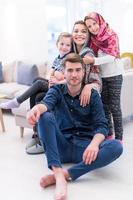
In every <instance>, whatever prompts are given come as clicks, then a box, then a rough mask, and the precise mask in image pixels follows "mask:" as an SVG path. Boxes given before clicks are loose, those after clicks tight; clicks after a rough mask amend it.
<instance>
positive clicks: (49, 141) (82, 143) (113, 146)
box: [38, 112, 123, 180]
mask: <svg viewBox="0 0 133 200" xmlns="http://www.w3.org/2000/svg"><path fill="white" fill-rule="evenodd" d="M38 130H39V137H40V140H41V142H42V144H43V145H44V144H45V148H46V156H47V162H48V167H49V168H50V169H51V167H52V166H56V167H62V166H61V163H72V162H73V163H76V164H75V165H74V166H72V167H70V168H69V169H68V172H69V174H70V177H71V179H72V180H75V179H77V178H78V177H80V176H81V175H84V174H85V173H87V172H90V171H92V170H95V169H97V168H100V167H104V166H106V165H108V164H109V163H111V162H113V161H114V160H116V159H117V158H118V157H119V156H120V155H121V153H122V150H123V148H122V145H121V143H120V142H119V141H118V140H105V141H104V142H103V143H101V145H100V150H99V153H98V156H97V159H96V160H95V161H94V162H92V164H90V165H85V163H84V162H83V161H82V156H83V152H84V150H85V149H86V147H87V146H88V145H89V143H90V142H91V139H88V138H81V137H79V135H72V137H71V138H69V139H68V138H66V137H65V136H64V135H63V134H62V132H61V131H60V130H59V127H58V125H57V122H56V120H55V117H54V115H53V114H52V113H50V112H46V113H44V114H42V115H41V117H40V119H39V122H38Z"/></svg>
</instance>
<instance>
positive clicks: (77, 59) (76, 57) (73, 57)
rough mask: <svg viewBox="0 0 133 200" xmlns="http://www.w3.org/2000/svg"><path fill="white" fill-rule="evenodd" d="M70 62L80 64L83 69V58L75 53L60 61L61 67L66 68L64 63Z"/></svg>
mask: <svg viewBox="0 0 133 200" xmlns="http://www.w3.org/2000/svg"><path fill="white" fill-rule="evenodd" d="M67 62H70V63H81V65H82V67H83V68H84V67H85V66H84V62H83V58H82V57H81V56H80V55H79V54H77V53H69V54H68V55H67V56H66V57H65V58H64V59H63V61H62V65H63V67H64V68H65V67H66V63H67Z"/></svg>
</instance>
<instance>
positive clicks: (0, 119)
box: [0, 108, 5, 132]
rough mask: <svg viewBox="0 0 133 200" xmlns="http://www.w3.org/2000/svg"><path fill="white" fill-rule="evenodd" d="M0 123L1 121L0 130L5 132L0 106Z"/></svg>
mask: <svg viewBox="0 0 133 200" xmlns="http://www.w3.org/2000/svg"><path fill="white" fill-rule="evenodd" d="M0 123H1V127H2V132H5V125H4V120H3V113H2V109H1V108H0Z"/></svg>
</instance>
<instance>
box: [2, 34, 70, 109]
mask: <svg viewBox="0 0 133 200" xmlns="http://www.w3.org/2000/svg"><path fill="white" fill-rule="evenodd" d="M56 44H57V48H58V50H59V55H58V57H57V58H55V60H54V62H53V65H52V69H51V72H50V79H49V81H48V80H46V79H43V78H37V79H36V80H35V81H34V82H33V84H32V86H31V87H30V88H29V89H28V90H27V91H25V92H24V93H23V94H22V95H20V96H19V97H17V98H14V99H12V100H10V101H8V102H5V103H1V104H0V107H1V108H4V109H12V108H16V107H19V106H20V104H21V103H23V102H24V101H25V100H26V99H28V98H29V97H30V107H31V108H32V107H33V106H34V105H35V103H36V101H39V100H41V99H42V98H43V97H44V95H45V93H46V92H47V91H48V88H49V87H50V86H52V85H53V84H57V83H58V84H59V83H64V82H65V79H64V76H63V73H62V65H61V61H62V59H63V58H64V57H65V56H66V55H67V54H68V53H69V52H70V50H71V44H72V37H71V34H70V33H67V32H63V33H61V34H60V35H59V37H58V39H57V43H56Z"/></svg>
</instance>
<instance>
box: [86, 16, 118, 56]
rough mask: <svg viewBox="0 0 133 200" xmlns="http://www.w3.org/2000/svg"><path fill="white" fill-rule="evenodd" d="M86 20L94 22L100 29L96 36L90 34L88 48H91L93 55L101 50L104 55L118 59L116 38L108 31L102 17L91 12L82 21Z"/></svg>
mask: <svg viewBox="0 0 133 200" xmlns="http://www.w3.org/2000/svg"><path fill="white" fill-rule="evenodd" d="M87 19H92V20H94V21H96V23H98V24H99V27H100V30H99V33H98V34H97V35H93V34H91V39H90V45H89V47H90V48H92V49H93V50H94V51H95V53H97V51H98V49H101V50H102V51H103V52H105V53H106V54H109V55H112V56H114V57H120V50H119V41H118V36H117V34H116V33H115V32H114V31H113V30H112V29H110V27H109V25H108V24H107V23H106V22H105V20H104V19H103V17H102V16H101V15H100V14H98V13H95V12H92V13H90V14H88V15H87V16H86V17H85V19H84V21H86V20H87Z"/></svg>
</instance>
